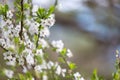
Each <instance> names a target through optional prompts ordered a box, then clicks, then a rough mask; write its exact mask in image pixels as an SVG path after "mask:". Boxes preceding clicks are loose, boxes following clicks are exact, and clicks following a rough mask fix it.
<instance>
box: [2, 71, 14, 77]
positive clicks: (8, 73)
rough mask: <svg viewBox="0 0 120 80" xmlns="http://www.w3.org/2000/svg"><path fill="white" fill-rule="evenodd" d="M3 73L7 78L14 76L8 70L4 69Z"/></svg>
mask: <svg viewBox="0 0 120 80" xmlns="http://www.w3.org/2000/svg"><path fill="white" fill-rule="evenodd" d="M4 73H5V75H6V76H7V77H8V78H12V77H13V74H14V72H13V71H12V70H9V69H5V70H4Z"/></svg>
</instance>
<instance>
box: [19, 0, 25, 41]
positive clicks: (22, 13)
mask: <svg viewBox="0 0 120 80" xmlns="http://www.w3.org/2000/svg"><path fill="white" fill-rule="evenodd" d="M20 4H21V31H20V33H19V35H20V38H21V40H22V32H23V26H24V25H23V16H24V11H23V10H24V8H23V0H21V3H20Z"/></svg>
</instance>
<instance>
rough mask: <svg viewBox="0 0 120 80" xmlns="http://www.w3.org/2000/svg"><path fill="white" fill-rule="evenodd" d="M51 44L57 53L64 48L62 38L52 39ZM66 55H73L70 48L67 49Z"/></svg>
mask: <svg viewBox="0 0 120 80" xmlns="http://www.w3.org/2000/svg"><path fill="white" fill-rule="evenodd" d="M52 46H53V47H54V48H55V49H56V52H57V53H60V52H62V50H63V48H64V43H63V41H62V40H58V41H52ZM66 56H67V57H69V58H70V57H72V56H73V54H72V52H71V51H70V49H67V53H66Z"/></svg>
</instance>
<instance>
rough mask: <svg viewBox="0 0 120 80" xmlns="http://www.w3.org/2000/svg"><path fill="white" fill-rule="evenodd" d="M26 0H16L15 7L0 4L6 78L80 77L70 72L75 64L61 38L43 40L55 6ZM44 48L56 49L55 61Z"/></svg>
mask: <svg viewBox="0 0 120 80" xmlns="http://www.w3.org/2000/svg"><path fill="white" fill-rule="evenodd" d="M28 2H29V3H27V1H24V0H16V1H15V9H9V6H8V5H7V4H4V5H0V19H1V21H0V34H1V35H0V45H1V47H2V48H3V49H4V50H5V52H4V53H3V58H4V60H5V61H6V65H8V66H10V68H9V69H8V68H7V69H4V70H3V73H4V74H5V75H6V76H7V78H9V79H10V80H84V78H83V77H82V76H81V75H80V74H79V72H74V69H75V68H76V65H75V64H74V63H72V62H70V61H68V60H67V58H71V57H72V56H73V54H72V52H71V51H70V49H66V48H65V47H64V43H63V41H62V40H58V41H55V40H53V41H52V42H49V41H47V38H48V37H49V35H50V28H51V27H52V26H53V25H54V24H55V15H54V14H53V12H54V9H55V6H51V7H50V8H49V9H44V8H39V7H38V6H37V5H33V4H32V1H31V0H28ZM46 49H52V51H53V52H56V53H58V54H57V55H58V59H57V61H52V60H51V59H50V57H49V55H50V54H51V53H48V52H47V51H46ZM61 64H64V66H62V65H61ZM65 66H66V67H65ZM18 69H19V70H18Z"/></svg>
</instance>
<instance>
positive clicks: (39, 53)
mask: <svg viewBox="0 0 120 80" xmlns="http://www.w3.org/2000/svg"><path fill="white" fill-rule="evenodd" d="M36 55H38V56H41V57H43V55H44V54H43V51H42V49H39V50H36Z"/></svg>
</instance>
